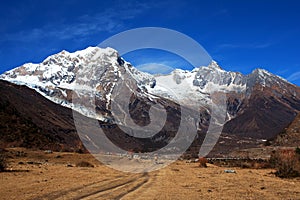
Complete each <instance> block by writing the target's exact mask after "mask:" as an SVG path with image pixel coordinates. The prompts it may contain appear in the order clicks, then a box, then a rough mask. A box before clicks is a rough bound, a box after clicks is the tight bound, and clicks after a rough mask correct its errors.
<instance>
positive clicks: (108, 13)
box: [0, 3, 149, 42]
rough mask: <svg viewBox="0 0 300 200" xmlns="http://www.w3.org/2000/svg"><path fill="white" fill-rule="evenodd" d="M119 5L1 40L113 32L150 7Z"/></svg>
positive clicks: (82, 35) (32, 39)
mask: <svg viewBox="0 0 300 200" xmlns="http://www.w3.org/2000/svg"><path fill="white" fill-rule="evenodd" d="M119 5H120V6H116V7H113V8H107V9H106V10H104V11H102V12H101V13H97V14H93V15H90V14H87V15H81V16H78V17H77V19H76V20H75V22H73V23H66V22H62V21H61V22H53V23H50V24H48V25H45V26H42V27H38V28H34V29H30V30H23V31H20V32H16V33H10V34H6V35H4V36H3V37H2V38H1V39H0V41H1V42H4V41H17V42H32V41H39V40H41V39H48V38H56V39H60V40H65V39H72V38H74V39H75V38H78V39H80V38H81V39H82V38H85V37H88V36H90V35H93V34H97V33H101V32H108V33H113V32H117V31H120V30H121V29H123V28H126V27H125V24H126V23H125V22H126V21H127V20H130V19H133V18H135V17H137V16H138V15H139V14H141V13H142V12H145V11H146V10H147V9H149V5H147V4H144V3H136V4H134V5H127V4H126V8H125V7H124V5H123V4H119Z"/></svg>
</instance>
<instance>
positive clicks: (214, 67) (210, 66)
mask: <svg viewBox="0 0 300 200" xmlns="http://www.w3.org/2000/svg"><path fill="white" fill-rule="evenodd" d="M207 67H208V68H211V69H217V70H223V69H222V68H221V67H220V65H219V64H218V63H217V62H216V61H214V60H213V61H211V63H210V64H209V65H208V66H207Z"/></svg>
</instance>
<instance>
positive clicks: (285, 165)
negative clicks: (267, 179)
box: [270, 149, 300, 178]
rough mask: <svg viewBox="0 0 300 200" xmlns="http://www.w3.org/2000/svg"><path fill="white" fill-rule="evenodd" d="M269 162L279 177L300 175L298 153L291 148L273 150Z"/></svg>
mask: <svg viewBox="0 0 300 200" xmlns="http://www.w3.org/2000/svg"><path fill="white" fill-rule="evenodd" d="M270 164H271V165H272V166H273V167H274V168H275V169H276V172H275V175H276V176H278V177H281V178H292V177H297V176H300V161H299V155H298V154H296V152H295V151H293V150H288V149H284V150H277V151H274V152H273V153H272V155H271V158H270Z"/></svg>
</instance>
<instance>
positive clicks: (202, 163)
mask: <svg viewBox="0 0 300 200" xmlns="http://www.w3.org/2000/svg"><path fill="white" fill-rule="evenodd" d="M207 162H208V161H207V159H206V158H204V157H201V158H199V167H207Z"/></svg>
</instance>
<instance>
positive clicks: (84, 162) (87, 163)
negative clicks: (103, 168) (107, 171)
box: [76, 161, 94, 167]
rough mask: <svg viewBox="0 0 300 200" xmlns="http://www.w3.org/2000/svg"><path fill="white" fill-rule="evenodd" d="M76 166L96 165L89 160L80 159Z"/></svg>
mask: <svg viewBox="0 0 300 200" xmlns="http://www.w3.org/2000/svg"><path fill="white" fill-rule="evenodd" d="M76 167H94V165H93V164H91V163H89V162H87V161H80V162H79V163H77V164H76Z"/></svg>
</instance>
